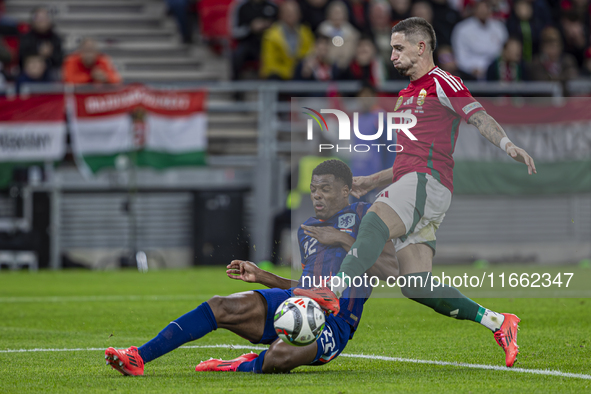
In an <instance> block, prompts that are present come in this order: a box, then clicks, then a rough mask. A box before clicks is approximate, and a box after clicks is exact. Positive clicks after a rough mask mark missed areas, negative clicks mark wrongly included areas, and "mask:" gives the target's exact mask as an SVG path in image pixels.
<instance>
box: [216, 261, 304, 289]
mask: <svg viewBox="0 0 591 394" xmlns="http://www.w3.org/2000/svg"><path fill="white" fill-rule="evenodd" d="M226 268H227V269H226V275H228V277H229V278H231V279H237V280H242V281H244V282H247V283H260V284H261V285H263V286H267V287H269V288H278V289H286V290H287V289H289V288H291V287H294V286H296V285H297V283H298V282H297V281H292V280H291V279H286V278H282V277H281V276H278V275H275V274H272V273H270V272H268V271H265V270H262V269H260V268H259V267H257V266H256V264H254V263H252V262H250V261H243V260H233V261H232V262H231V263H230V264H228V266H227V267H226Z"/></svg>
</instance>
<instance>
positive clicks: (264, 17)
mask: <svg viewBox="0 0 591 394" xmlns="http://www.w3.org/2000/svg"><path fill="white" fill-rule="evenodd" d="M277 11H278V10H277V6H276V5H275V4H273V3H272V2H271V1H268V0H247V1H245V2H243V3H241V4H239V5H238V6H236V7H235V9H234V15H233V17H232V37H233V38H234V39H235V40H236V41H237V45H236V49H235V50H234V52H233V53H232V78H233V79H234V80H237V79H239V77H240V72H241V71H242V69H243V68H244V65H245V63H246V62H247V61H249V60H250V61H257V62H258V61H259V59H260V57H261V39H262V37H263V33H264V31H265V30H267V29H268V28H269V27H270V26H271V25H272V24H273V22H275V21H276V20H277Z"/></svg>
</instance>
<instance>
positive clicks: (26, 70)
mask: <svg viewBox="0 0 591 394" xmlns="http://www.w3.org/2000/svg"><path fill="white" fill-rule="evenodd" d="M23 63H24V67H23V69H22V72H21V73H20V75H19V76H18V78H17V80H16V92H17V93H20V91H21V86H22V84H23V83H45V82H51V78H50V77H49V70H48V69H47V62H46V59H45V58H44V57H43V56H41V55H31V56H29V57H27V58H25V60H24V61H23Z"/></svg>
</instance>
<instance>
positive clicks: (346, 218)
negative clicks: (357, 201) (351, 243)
mask: <svg viewBox="0 0 591 394" xmlns="http://www.w3.org/2000/svg"><path fill="white" fill-rule="evenodd" d="M354 225H355V214H354V213H346V214H344V215H341V216H339V223H338V225H337V227H338V228H340V229H341V231H342V230H343V229H346V228H351V227H353V226H354Z"/></svg>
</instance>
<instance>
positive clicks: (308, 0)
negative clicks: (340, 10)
mask: <svg viewBox="0 0 591 394" xmlns="http://www.w3.org/2000/svg"><path fill="white" fill-rule="evenodd" d="M330 2H331V0H299V1H298V3H299V4H300V8H301V10H302V23H304V24H306V25H308V26H309V27H310V29H312V31H314V32H315V31H316V30H317V29H318V26H320V24H321V23H322V22H324V19H326V9H327V7H328V5H329V4H330Z"/></svg>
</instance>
